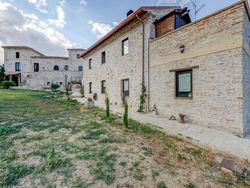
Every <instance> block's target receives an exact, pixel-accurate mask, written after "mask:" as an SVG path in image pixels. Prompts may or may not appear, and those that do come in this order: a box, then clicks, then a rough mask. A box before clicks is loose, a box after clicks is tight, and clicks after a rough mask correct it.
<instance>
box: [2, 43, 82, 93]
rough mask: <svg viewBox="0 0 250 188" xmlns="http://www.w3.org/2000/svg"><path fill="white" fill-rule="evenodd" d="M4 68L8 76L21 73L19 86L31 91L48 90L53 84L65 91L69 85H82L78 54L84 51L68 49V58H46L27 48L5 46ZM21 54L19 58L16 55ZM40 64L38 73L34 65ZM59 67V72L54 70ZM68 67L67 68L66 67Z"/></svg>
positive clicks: (80, 62)
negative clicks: (17, 66) (16, 65)
mask: <svg viewBox="0 0 250 188" xmlns="http://www.w3.org/2000/svg"><path fill="white" fill-rule="evenodd" d="M3 48H4V66H5V69H6V74H7V75H12V77H13V75H15V74H17V73H20V75H21V76H20V77H19V81H18V82H19V83H18V85H19V86H25V87H26V88H30V89H47V88H50V85H51V84H52V83H57V84H59V85H60V86H61V87H60V89H61V90H65V88H66V85H67V84H69V83H72V82H73V83H81V81H82V67H83V66H82V61H81V59H80V58H79V57H77V54H78V56H79V54H81V53H82V52H83V51H84V50H83V49H68V54H69V56H68V57H53V56H45V55H43V54H41V53H40V52H38V51H36V50H34V49H32V48H29V47H26V46H3ZM17 52H18V53H19V58H17V57H16V53H17ZM16 62H18V63H20V71H17V70H16V67H15V64H16ZM35 63H36V64H38V66H39V68H38V72H36V71H35V70H34V64H35ZM55 66H58V70H54V68H55ZM66 66H67V67H66Z"/></svg>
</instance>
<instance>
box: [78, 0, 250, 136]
mask: <svg viewBox="0 0 250 188" xmlns="http://www.w3.org/2000/svg"><path fill="white" fill-rule="evenodd" d="M249 21H250V11H249V5H248V3H247V1H245V0H242V1H239V2H237V3H235V4H233V5H231V6H229V7H226V8H224V9H222V10H220V11H217V12H215V13H213V14H211V15H209V16H206V17H204V18H202V19H199V20H196V21H194V22H191V20H190V18H189V12H188V10H187V9H181V8H180V7H166V6H163V7H162V6H160V7H159V6H157V7H141V8H139V9H138V10H136V11H135V12H132V11H130V12H129V13H128V17H127V18H126V19H125V20H124V21H123V22H121V23H120V24H119V25H118V26H117V27H115V28H114V29H113V30H112V31H111V32H109V33H108V34H107V35H106V36H104V37H103V38H101V39H100V40H99V41H97V42H96V43H95V44H94V45H93V46H91V47H90V48H89V49H87V50H86V51H84V52H83V53H82V54H81V55H80V57H81V58H83V61H84V63H83V66H84V67H83V84H84V86H85V95H86V97H91V98H94V100H95V104H96V105H97V106H101V107H102V106H104V104H105V102H104V101H105V100H104V98H105V90H106V91H107V93H108V95H109V97H110V102H111V108H112V107H113V108H121V107H122V105H121V104H122V99H123V98H124V96H126V98H127V101H128V104H129V108H130V110H131V111H137V109H138V107H139V103H140V94H141V84H142V83H144V85H145V87H146V91H147V98H146V110H147V111H158V112H159V114H160V115H161V116H166V117H169V118H170V117H172V118H174V117H175V118H179V115H180V114H183V115H185V121H186V122H188V123H195V124H199V125H201V126H207V127H213V128H216V129H221V130H225V131H229V132H233V133H236V134H239V135H244V136H245V135H248V134H250V22H249ZM93 96H94V97H93Z"/></svg>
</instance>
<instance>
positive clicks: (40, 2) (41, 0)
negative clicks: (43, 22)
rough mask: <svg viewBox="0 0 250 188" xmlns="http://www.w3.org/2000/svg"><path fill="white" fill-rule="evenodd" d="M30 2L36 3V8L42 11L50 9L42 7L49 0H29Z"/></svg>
mask: <svg viewBox="0 0 250 188" xmlns="http://www.w3.org/2000/svg"><path fill="white" fill-rule="evenodd" d="M29 2H30V3H32V4H34V5H35V7H36V9H37V10H39V11H40V12H42V13H44V14H46V13H48V11H47V10H46V9H42V8H41V6H47V0H29Z"/></svg>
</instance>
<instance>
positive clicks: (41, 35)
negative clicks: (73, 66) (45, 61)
mask: <svg viewBox="0 0 250 188" xmlns="http://www.w3.org/2000/svg"><path fill="white" fill-rule="evenodd" d="M1 5H3V3H2V1H1V0H0V7H1V9H0V23H1V24H0V31H1V32H0V45H1V46H2V45H26V46H30V47H32V48H35V49H37V50H38V51H41V52H42V53H45V54H46V55H52V56H65V55H66V49H67V48H72V47H79V45H78V44H77V43H74V42H71V41H70V40H69V39H67V38H66V37H65V36H64V35H63V34H62V33H60V32H59V31H57V30H55V29H54V28H51V27H49V25H48V24H47V23H46V22H44V21H41V20H39V18H38V17H37V16H36V15H34V14H25V13H24V12H22V11H21V10H19V9H17V8H16V7H13V6H12V5H11V4H10V6H9V5H8V6H7V5H5V6H4V7H5V8H4V9H3V6H1ZM1 63H3V49H2V48H0V64H1Z"/></svg>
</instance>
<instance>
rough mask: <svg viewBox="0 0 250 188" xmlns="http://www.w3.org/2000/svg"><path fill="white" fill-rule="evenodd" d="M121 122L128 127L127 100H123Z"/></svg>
mask: <svg viewBox="0 0 250 188" xmlns="http://www.w3.org/2000/svg"><path fill="white" fill-rule="evenodd" d="M123 123H124V125H125V126H126V127H127V128H128V102H127V100H125V103H124V114H123Z"/></svg>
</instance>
